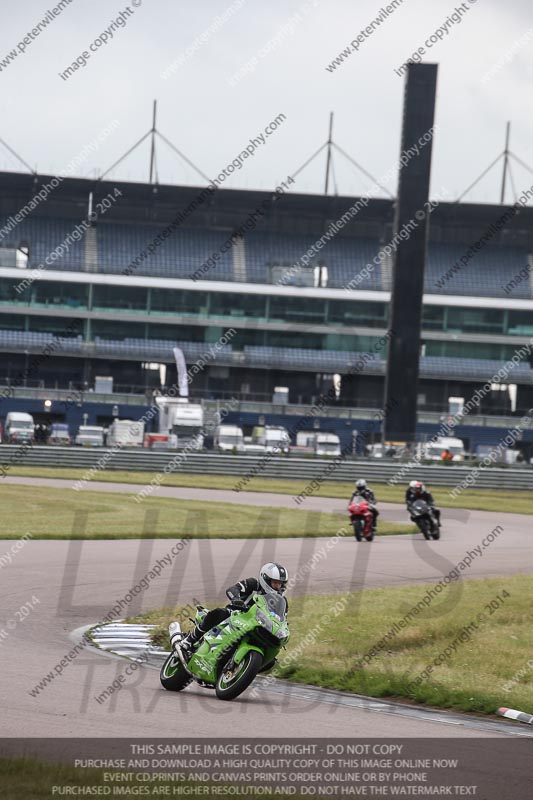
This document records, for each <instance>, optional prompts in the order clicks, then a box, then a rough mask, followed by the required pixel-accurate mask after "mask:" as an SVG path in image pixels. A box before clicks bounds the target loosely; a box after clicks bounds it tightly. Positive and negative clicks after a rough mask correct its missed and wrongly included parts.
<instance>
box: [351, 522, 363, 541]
mask: <svg viewBox="0 0 533 800" xmlns="http://www.w3.org/2000/svg"><path fill="white" fill-rule="evenodd" d="M364 529H365V523H364V522H363V520H362V519H361V517H356V518H355V519H354V521H353V533H354V536H355V538H356V539H357V541H358V542H362V541H363V531H364Z"/></svg>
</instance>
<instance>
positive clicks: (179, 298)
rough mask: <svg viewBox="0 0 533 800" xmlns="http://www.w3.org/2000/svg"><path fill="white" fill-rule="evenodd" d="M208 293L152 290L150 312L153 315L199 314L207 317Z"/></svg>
mask: <svg viewBox="0 0 533 800" xmlns="http://www.w3.org/2000/svg"><path fill="white" fill-rule="evenodd" d="M207 303H208V293H207V292H190V291H187V290H184V291H176V290H175V289H152V291H151V297H150V312H151V313H153V314H187V315H193V314H199V315H200V316H204V317H205V316H207Z"/></svg>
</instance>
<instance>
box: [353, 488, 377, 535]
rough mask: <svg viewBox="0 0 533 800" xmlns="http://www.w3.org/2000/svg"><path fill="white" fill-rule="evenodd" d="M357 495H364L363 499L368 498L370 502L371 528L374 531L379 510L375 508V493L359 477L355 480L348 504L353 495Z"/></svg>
mask: <svg viewBox="0 0 533 800" xmlns="http://www.w3.org/2000/svg"><path fill="white" fill-rule="evenodd" d="M358 495H359V497H364V499H365V500H368V502H369V503H370V510H371V511H372V530H373V531H375V530H376V527H377V518H378V516H379V511H378V510H377V508H376V503H377V500H376V495H375V494H374V492H373V491H372V489H371V488H370V486H369V485H368V484H367V482H366V481H365V480H364V479H363V478H360V479H359V480H358V481H356V482H355V489H354V491H353V494H352V497H351V499H350V502H349V503H348V505H351V503H353V500H354V497H357V496H358Z"/></svg>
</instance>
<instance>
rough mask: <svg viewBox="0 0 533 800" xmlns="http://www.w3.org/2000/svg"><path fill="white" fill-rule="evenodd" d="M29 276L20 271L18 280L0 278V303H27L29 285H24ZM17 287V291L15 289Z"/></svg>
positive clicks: (29, 293)
mask: <svg viewBox="0 0 533 800" xmlns="http://www.w3.org/2000/svg"><path fill="white" fill-rule="evenodd" d="M29 280H30V278H29V277H28V276H27V275H24V273H21V278H20V281H13V280H3V279H2V280H0V303H23V304H26V305H27V304H28V303H29V302H30V297H31V286H26V285H24V284H25V282H26V281H29ZM17 288H18V290H19V291H17Z"/></svg>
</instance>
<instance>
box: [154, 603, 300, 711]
mask: <svg viewBox="0 0 533 800" xmlns="http://www.w3.org/2000/svg"><path fill="white" fill-rule="evenodd" d="M206 614H207V609H206V608H204V607H203V606H197V613H196V619H195V623H196V624H197V625H198V624H201V622H202V620H203V619H204V617H205V615H206ZM169 633H170V639H171V646H172V652H171V654H170V655H169V656H168V658H167V660H166V661H165V663H164V664H163V666H162V667H161V673H160V680H161V684H162V686H163V687H164V688H165V689H167V690H169V691H171V692H180V691H181V690H182V689H185V687H186V686H188V685H189V683H191V681H193V680H194V681H196V683H198V684H199V685H200V686H204V687H207V688H209V689H215V691H216V694H217V697H218V698H219V699H220V700H233V699H234V698H235V697H238V696H239V695H240V694H242V692H244V690H245V689H247V688H248V686H250V684H251V683H252V681H253V680H254V678H255V676H256V675H257V674H258V673H259V672H265V671H266V670H268V669H271V668H272V667H273V666H274V664H275V662H276V656H277V655H278V653H279V651H280V650H281V648H282V647H285V645H286V644H287V642H288V640H289V626H288V622H287V601H286V600H285V598H284V597H282V596H281V595H264V594H258V593H255V594H254V595H253V596H252V602H251V605H250V607H249V608H247V609H245V610H232V611H231V612H230V616H229V617H228V618H227V619H225V620H224V621H223V622H221V623H220V624H219V625H215V627H214V628H211V630H209V631H207V633H205V634H204V636H203V637H202V638H201V639H200V641H199V643H198V644H197V645H196V646H195V649H194V650H193V652H192V654H191V655H190V657H189V658H188V659H187V660H185V659H184V656H183V653H182V651H181V649H180V647H179V644H180V641H181V639H182V638H183V634H182V632H181V626H180V624H179V622H171V623H170V625H169Z"/></svg>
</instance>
